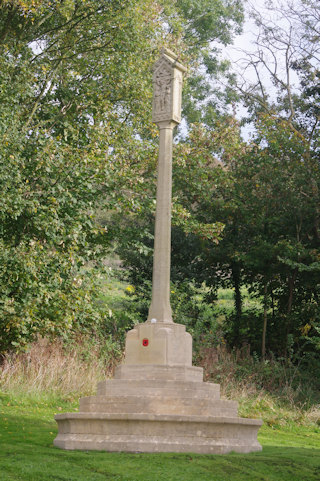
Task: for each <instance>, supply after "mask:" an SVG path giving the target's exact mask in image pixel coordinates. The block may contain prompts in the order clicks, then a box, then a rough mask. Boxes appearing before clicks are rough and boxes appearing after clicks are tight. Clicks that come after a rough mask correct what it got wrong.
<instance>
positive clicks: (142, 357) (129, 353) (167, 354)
mask: <svg viewBox="0 0 320 481" xmlns="http://www.w3.org/2000/svg"><path fill="white" fill-rule="evenodd" d="M125 364H130V365H136V364H143V365H145V364H160V365H166V366H168V365H169V366H171V365H174V366H179V365H181V366H191V364H192V338H191V335H190V334H189V333H188V332H186V328H185V326H184V325H182V324H176V323H173V322H170V323H164V322H161V323H160V322H159V323H158V322H157V323H151V322H145V323H144V324H138V325H136V326H135V328H134V329H132V330H131V331H129V332H128V333H127V339H126V358H125Z"/></svg>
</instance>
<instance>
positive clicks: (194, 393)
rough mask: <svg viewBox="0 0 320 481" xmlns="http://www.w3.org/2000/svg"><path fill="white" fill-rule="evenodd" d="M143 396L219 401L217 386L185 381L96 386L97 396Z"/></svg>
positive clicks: (115, 382) (119, 382) (109, 382)
mask: <svg viewBox="0 0 320 481" xmlns="http://www.w3.org/2000/svg"><path fill="white" fill-rule="evenodd" d="M137 393H139V394H141V395H144V396H149V395H150V396H172V397H194V398H210V399H219V397H220V386H219V384H213V383H204V382H201V383H200V382H187V381H160V380H158V381H155V380H145V381H138V380H124V379H110V380H106V381H102V382H100V383H99V384H98V390H97V394H98V395H99V396H103V395H118V396H120V395H128V394H132V395H134V394H137Z"/></svg>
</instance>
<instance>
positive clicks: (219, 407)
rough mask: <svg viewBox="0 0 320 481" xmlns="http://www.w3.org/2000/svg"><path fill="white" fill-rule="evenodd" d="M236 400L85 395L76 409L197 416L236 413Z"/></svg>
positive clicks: (230, 415)
mask: <svg viewBox="0 0 320 481" xmlns="http://www.w3.org/2000/svg"><path fill="white" fill-rule="evenodd" d="M237 410H238V403H237V402H235V401H228V400H217V399H216V400H212V399H209V398H193V397H167V396H164V395H163V396H160V397H159V396H145V395H140V394H139V395H125V396H89V397H85V398H81V400H80V412H96V413H146V414H180V415H195V416H196V415H199V416H222V415H224V416H227V417H234V416H237Z"/></svg>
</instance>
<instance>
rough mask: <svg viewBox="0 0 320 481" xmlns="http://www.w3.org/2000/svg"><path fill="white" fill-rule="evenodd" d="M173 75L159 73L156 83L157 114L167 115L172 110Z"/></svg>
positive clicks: (155, 102)
mask: <svg viewBox="0 0 320 481" xmlns="http://www.w3.org/2000/svg"><path fill="white" fill-rule="evenodd" d="M170 96H171V75H170V74H169V73H168V72H162V71H160V72H157V74H156V77H155V81H154V109H155V113H156V114H161V113H165V112H167V111H168V109H169V108H170Z"/></svg>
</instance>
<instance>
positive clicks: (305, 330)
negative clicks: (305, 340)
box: [300, 323, 311, 336]
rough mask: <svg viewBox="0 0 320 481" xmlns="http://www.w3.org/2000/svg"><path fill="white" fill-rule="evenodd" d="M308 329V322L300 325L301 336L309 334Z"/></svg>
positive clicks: (309, 327)
mask: <svg viewBox="0 0 320 481" xmlns="http://www.w3.org/2000/svg"><path fill="white" fill-rule="evenodd" d="M310 329H311V326H310V324H308V323H307V324H305V325H304V326H303V327H301V329H300V330H301V334H302V335H303V336H307V335H308V334H309V331H310Z"/></svg>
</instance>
